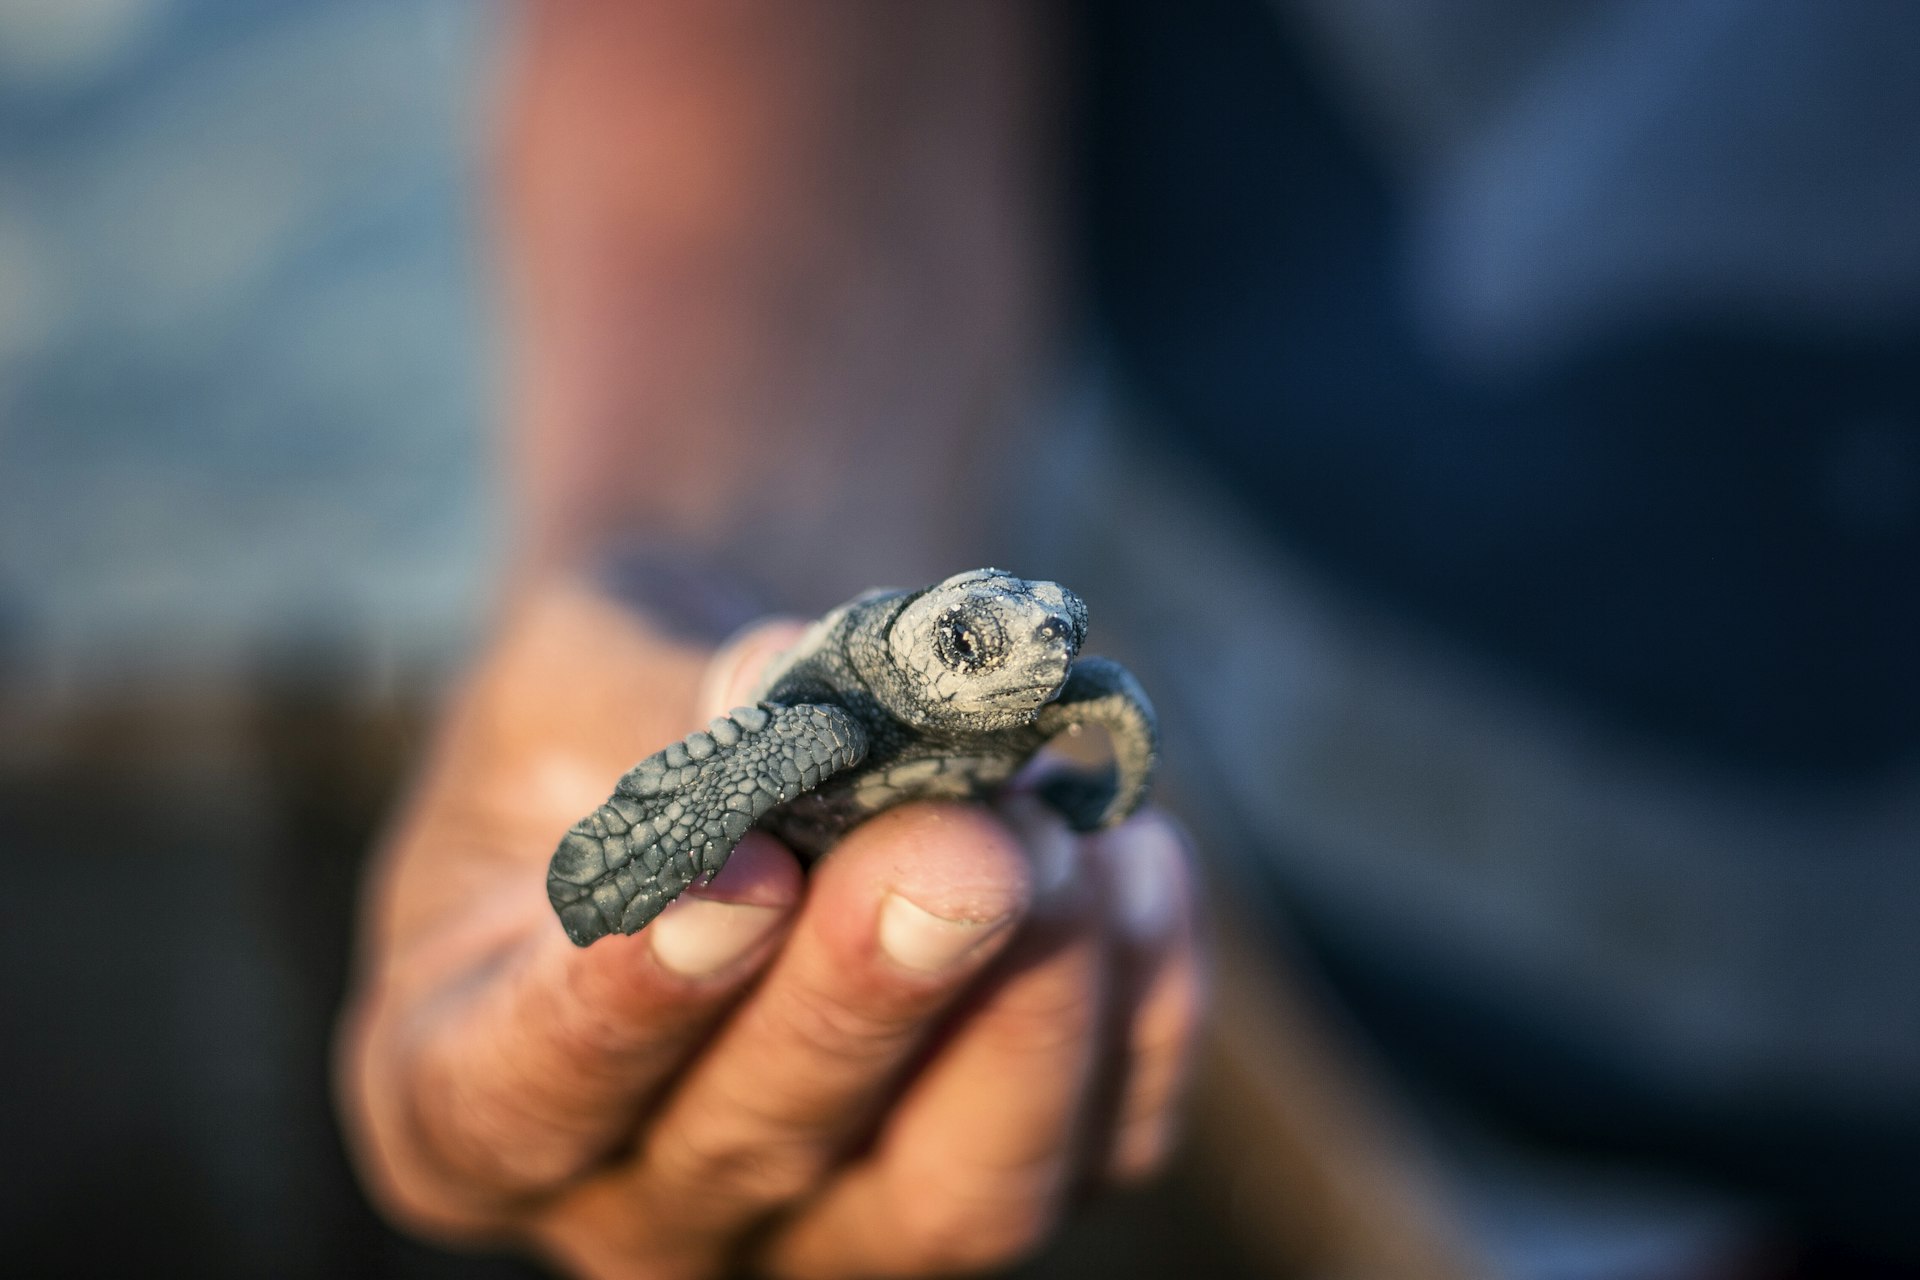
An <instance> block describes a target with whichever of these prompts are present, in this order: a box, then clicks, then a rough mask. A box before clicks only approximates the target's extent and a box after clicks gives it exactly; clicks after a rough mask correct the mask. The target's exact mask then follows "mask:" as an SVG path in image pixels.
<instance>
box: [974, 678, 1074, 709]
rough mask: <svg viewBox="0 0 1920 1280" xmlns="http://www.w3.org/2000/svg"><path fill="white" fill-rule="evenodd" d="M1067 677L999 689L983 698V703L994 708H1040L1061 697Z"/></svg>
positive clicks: (1045, 679)
mask: <svg viewBox="0 0 1920 1280" xmlns="http://www.w3.org/2000/svg"><path fill="white" fill-rule="evenodd" d="M1066 682H1067V681H1066V677H1065V676H1064V675H1060V676H1049V677H1047V678H1044V679H1040V680H1036V681H1034V682H1033V683H1031V684H1023V685H1016V686H1014V687H1013V688H1011V689H999V690H996V691H995V692H993V693H990V694H988V695H987V696H986V697H984V698H982V699H981V701H982V702H985V703H988V704H990V705H993V706H1006V705H1008V704H1018V705H1020V706H1023V707H1040V706H1045V705H1046V704H1047V703H1049V702H1052V701H1053V700H1054V699H1055V698H1057V697H1059V696H1060V690H1061V689H1062V688H1063V687H1064V686H1065V685H1066Z"/></svg>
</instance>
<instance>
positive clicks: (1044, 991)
mask: <svg viewBox="0 0 1920 1280" xmlns="http://www.w3.org/2000/svg"><path fill="white" fill-rule="evenodd" d="M1090 959H1091V958H1090V957H1089V960H1090ZM1100 1005H1101V981H1100V977H1099V975H1098V973H1097V972H1096V971H1095V969H1094V967H1093V965H1092V964H1091V963H1086V964H1078V965H1074V966H1072V967H1071V968H1070V969H1068V970H1066V971H1063V972H1059V973H1056V974H1050V975H1047V976H1046V979H1045V980H1043V981H1038V982H1034V983H1030V984H1022V985H1021V986H1020V987H1019V988H1017V989H1016V990H1014V991H1012V992H1010V993H1009V997H1008V998H1007V999H1006V1000H1005V1001H1004V1002H1003V1003H1002V1004H1001V1005H1000V1007H999V1008H997V1009H995V1010H994V1016H993V1019H992V1022H991V1035H992V1036H993V1039H994V1040H995V1042H996V1043H997V1044H998V1046H999V1047H1000V1048H1001V1049H1003V1050H1005V1051H1007V1052H1010V1053H1013V1054H1017V1055H1019V1056H1021V1057H1041V1058H1056V1057H1061V1056H1065V1055H1069V1054H1072V1053H1075V1052H1077V1051H1078V1050H1079V1049H1081V1048H1082V1047H1083V1046H1085V1045H1086V1044H1087V1043H1088V1042H1089V1040H1090V1038H1091V1037H1092V1036H1093V1034H1094V1032H1095V1030H1096V1029H1097V1026H1098V1023H1099V1019H1100Z"/></svg>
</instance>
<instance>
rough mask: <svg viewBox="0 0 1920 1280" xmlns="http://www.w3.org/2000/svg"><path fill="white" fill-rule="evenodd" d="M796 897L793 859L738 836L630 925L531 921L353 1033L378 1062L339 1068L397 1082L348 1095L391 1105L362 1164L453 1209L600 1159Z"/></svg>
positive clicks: (556, 1179) (744, 975) (759, 956)
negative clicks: (676, 893)
mask: <svg viewBox="0 0 1920 1280" xmlns="http://www.w3.org/2000/svg"><path fill="white" fill-rule="evenodd" d="M799 897H800V870H799V866H798V864H797V863H796V862H795V861H794V859H793V856H792V855H791V854H790V853H788V852H787V851H786V850H785V849H784V848H783V847H782V846H781V845H780V844H779V843H778V842H776V841H774V840H772V839H770V838H768V837H765V836H759V835H750V836H749V837H748V838H747V839H746V840H744V841H742V843H741V845H740V847H739V848H738V849H736V850H735V852H734V855H733V857H732V859H731V860H730V861H729V862H728V864H727V866H726V868H725V869H724V870H723V871H722V872H721V873H720V875H719V876H717V877H716V878H715V879H714V881H713V882H712V884H710V885H708V886H706V887H704V888H702V889H699V890H696V891H693V892H690V893H689V894H687V895H686V896H685V897H683V898H682V899H681V901H679V902H676V903H675V904H673V905H672V906H671V907H669V908H668V909H667V910H666V911H665V912H663V913H662V914H661V916H660V918H659V919H657V920H655V921H654V922H653V924H652V925H651V926H650V927H648V928H647V929H646V930H644V931H643V932H642V933H639V934H636V935H632V936H620V935H615V936H612V937H609V938H605V939H602V940H601V941H600V942H599V943H598V944H596V945H594V946H592V947H587V948H579V947H575V946H573V945H572V944H571V943H570V942H568V941H567V939H566V936H565V935H564V934H563V933H562V932H561V929H560V927H559V925H558V923H557V922H556V921H554V920H553V919H552V918H551V917H550V916H546V917H544V918H543V919H542V921H541V925H540V927H538V928H536V929H532V930H530V931H528V932H527V933H525V934H524V935H523V936H521V937H520V938H519V939H518V940H517V941H515V942H514V943H513V944H511V945H510V946H509V947H508V948H507V949H506V950H505V951H504V952H502V953H500V954H497V955H496V956H495V957H494V958H492V959H491V960H489V961H487V962H486V963H485V964H483V966H482V967H481V968H480V969H479V970H478V971H476V972H473V973H470V974H469V975H468V976H467V978H466V979H465V980H464V981H463V982H462V983H460V984H459V985H458V987H457V988H456V989H455V990H453V991H452V992H450V993H449V994H448V995H447V996H445V997H443V998H441V999H440V1000H438V1001H437V1002H434V1003H430V1004H428V1005H426V1006H425V1007H421V1008H416V1009H412V1010H409V1011H406V1012H403V1013H400V1014H398V1015H396V1016H397V1017H398V1018H399V1019H400V1021H399V1022H398V1023H397V1024H389V1025H386V1026H383V1027H381V1028H379V1029H377V1030H376V1031H373V1032H371V1033H369V1034H368V1035H367V1036H365V1037H363V1038H362V1039H363V1041H364V1044H363V1046H362V1048H361V1050H360V1051H361V1052H362V1053H364V1054H368V1055H375V1056H378V1055H386V1056H388V1058H389V1062H388V1064H387V1068H386V1069H385V1070H383V1071H367V1070H362V1071H359V1072H356V1073H354V1075H356V1076H358V1077H361V1078H368V1077H371V1078H379V1079H388V1080H394V1081H398V1082H400V1087H399V1088H398V1089H397V1090H393V1091H390V1092H388V1093H385V1094H370V1095H369V1096H364V1097H361V1098H358V1099H355V1102H356V1103H357V1105H358V1106H360V1107H361V1108H362V1109H364V1110H367V1111H369V1112H371V1111H374V1110H377V1109H380V1108H383V1107H384V1108H388V1109H390V1110H391V1112H392V1113H393V1114H389V1115H388V1116H387V1117H385V1119H386V1120H388V1121H389V1123H384V1124H371V1125H367V1126H363V1128H365V1130H366V1131H367V1132H369V1133H372V1134H374V1135H376V1136H377V1137H379V1138H382V1139H383V1141H382V1142H381V1144H380V1145H381V1148H382V1149H380V1150H377V1151H376V1152H374V1155H375V1156H376V1162H377V1163H378V1164H381V1165H407V1166H410V1171H411V1172H412V1174H413V1175H414V1176H412V1177H409V1178H405V1179H399V1180H398V1181H401V1182H404V1183H406V1184H408V1185H409V1186H412V1187H416V1188H417V1187H420V1186H422V1185H425V1186H437V1187H439V1188H440V1190H441V1198H443V1199H444V1200H445V1201H447V1202H448V1204H449V1206H457V1205H459V1204H462V1203H468V1202H473V1203H486V1202H498V1201H500V1200H511V1199H517V1198H521V1197H524V1196H527V1195H529V1194H533V1193H536V1192H539V1191H541V1190H544V1189H547V1188H551V1187H553V1186H556V1185H558V1184H560V1183H561V1182H564V1181H565V1180H567V1179H568V1178H570V1177H573V1176H575V1175H577V1174H578V1173H579V1172H580V1171H582V1170H583V1169H585V1168H587V1167H589V1166H590V1165H592V1164H593V1163H595V1162H596V1161H597V1160H599V1159H601V1158H603V1157H605V1156H607V1155H609V1154H610V1153H611V1152H613V1151H614V1150H615V1149H617V1148H618V1147H619V1146H621V1145H622V1144H623V1143H624V1142H626V1141H627V1140H628V1138H629V1137H630V1135H631V1133H632V1130H633V1127H634V1125H635V1123H636V1121H637V1118H638V1117H639V1116H640V1115H641V1114H642V1113H643V1112H644V1110H645V1109H646V1107H647V1105H648V1103H649V1101H650V1100H651V1098H652V1097H653V1096H654V1095H655V1093H656V1092H657V1091H658V1089H659V1088H660V1086H661V1085H662V1083H663V1082H664V1081H665V1080H666V1079H667V1078H668V1077H669V1076H670V1075H671V1074H672V1073H673V1071H674V1070H675V1069H677V1068H678V1067H679V1065H680V1064H681V1062H682V1061H684V1060H685V1058H686V1057H687V1056H688V1055H689V1054H690V1053H691V1052H692V1051H693V1048H694V1046H695V1045H697V1044H698V1043H699V1041H700V1040H701V1038H702V1037H703V1036H704V1035H705V1034H706V1033H707V1031H708V1029H709V1028H710V1027H711V1026H712V1025H713V1023H714V1022H715V1021H716V1020H718V1019H719V1017H720V1016H721V1015H722V1014H723V1013H724V1012H725V1011H726V1010H727V1008H729V1007H730V1006H731V1004H732V1003H733V1001H734V1000H735V999H736V998H737V997H738V995H739V994H740V992H741V991H742V990H743V989H744V988H745V987H746V986H747V985H748V984H749V982H750V981H751V980H752V978H753V976H754V974H755V973H756V972H757V971H758V970H759V969H760V968H761V967H762V966H763V965H764V964H765V963H766V961H767V959H768V958H769V957H770V956H771V955H772V953H773V952H774V950H775V949H776V948H777V945H778V939H779V938H780V936H781V935H783V934H784V933H785V931H786V926H787V923H788V919H789V917H790V915H791V913H792V910H793V908H794V905H795V904H796V903H797V902H798V900H799ZM543 915H544V913H543ZM386 1180H387V1181H394V1179H391V1178H389V1179H386Z"/></svg>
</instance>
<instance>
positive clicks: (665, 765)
mask: <svg viewBox="0 0 1920 1280" xmlns="http://www.w3.org/2000/svg"><path fill="white" fill-rule="evenodd" d="M866 754H867V734H866V730H865V729H863V728H861V726H860V723H859V722H858V721H857V720H855V719H854V718H853V717H852V716H851V715H849V714H847V712H846V711H845V710H843V709H842V708H840V707H837V706H834V705H832V704H826V703H803V704H799V705H796V706H774V705H771V704H767V703H762V704H761V705H760V706H757V707H739V708H736V709H735V710H734V711H732V712H731V713H729V714H727V715H724V716H721V717H720V718H719V719H717V720H715V721H714V722H713V723H712V724H710V725H708V726H707V728H706V731H705V732H703V733H694V734H689V735H688V736H687V737H686V739H685V740H683V741H680V742H676V743H674V744H673V745H672V746H670V747H668V748H667V749H666V750H664V751H660V752H656V753H655V754H653V755H650V756H648V757H647V758H646V759H645V760H642V761H641V762H640V763H639V764H637V765H635V766H634V767H633V769H632V770H631V771H630V772H628V774H627V775H626V776H625V777H623V778H621V779H620V781H619V783H618V784H616V785H615V787H614V789H613V795H612V797H611V798H609V799H608V801H607V802H606V803H605V804H603V805H601V806H600V807H599V808H598V809H596V810H594V811H593V812H592V813H590V814H588V815H587V816H586V817H585V818H582V819H581V820H580V821H579V822H577V823H575V824H574V827H573V830H571V831H569V832H568V833H567V835H566V837H565V838H564V839H562V840H561V841H560V847H559V848H558V849H556V850H554V854H553V861H552V862H551V863H550V864H549V865H548V868H547V898H548V900H549V901H551V902H552V903H553V909H554V910H555V911H557V912H559V913H560V923H561V924H562V925H563V926H564V927H565V929H566V931H567V936H568V937H569V938H571V939H573V941H574V943H575V944H576V945H578V946H582V947H584V946H586V945H587V944H588V943H589V942H592V941H593V940H594V939H595V938H599V937H603V936H604V935H606V934H609V933H615V932H619V933H635V932H638V931H639V930H640V929H641V928H643V927H645V925H646V924H647V922H648V921H649V920H652V919H653V918H654V917H655V916H657V915H659V914H660V912H661V909H662V908H664V907H665V906H666V905H667V904H668V903H669V902H672V901H673V900H674V899H675V898H677V897H679V896H680V894H681V892H682V891H683V890H685V889H686V888H687V887H688V886H689V885H691V884H693V883H694V882H695V881H698V880H704V879H706V878H708V877H710V876H712V875H713V874H714V873H716V872H718V871H719V870H720V868H721V867H722V866H724V865H725V864H726V861H727V855H729V854H731V853H732V852H733V849H734V846H735V845H737V844H739V843H740V838H741V837H742V836H744V835H746V833H747V828H749V827H751V826H752V825H753V824H754V823H756V822H758V821H759V820H760V818H761V817H762V816H763V815H765V814H766V812H767V810H769V809H771V808H773V807H774V806H775V805H777V804H784V803H786V802H787V801H789V800H791V799H793V798H794V797H795V796H797V795H799V794H800V793H801V792H803V791H811V790H812V789H813V788H815V787H817V786H819V785H820V783H821V782H822V781H823V780H824V779H826V778H828V777H831V776H832V775H833V774H835V773H838V772H839V771H840V770H842V769H845V768H848V767H849V766H851V765H854V764H857V763H859V761H860V760H861V759H863V758H864V757H865V756H866Z"/></svg>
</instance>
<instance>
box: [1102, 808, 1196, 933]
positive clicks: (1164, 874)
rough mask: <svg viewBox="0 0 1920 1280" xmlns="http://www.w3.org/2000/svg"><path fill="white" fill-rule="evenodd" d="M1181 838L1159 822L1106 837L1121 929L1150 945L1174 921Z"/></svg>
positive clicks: (1123, 830)
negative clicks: (1176, 877) (1175, 861)
mask: <svg viewBox="0 0 1920 1280" xmlns="http://www.w3.org/2000/svg"><path fill="white" fill-rule="evenodd" d="M1177 840H1178V838H1177V837H1176V836H1174V835H1173V833H1172V832H1170V831H1168V830H1167V829H1166V828H1165V827H1163V826H1161V825H1160V824H1158V823H1151V822H1149V823H1141V824H1140V825H1138V826H1133V827H1122V828H1121V829H1120V830H1118V831H1115V832H1114V833H1113V834H1111V835H1110V836H1108V837H1107V851H1108V853H1109V854H1110V855H1111V862H1112V865H1113V873H1114V898H1115V902H1114V912H1115V915H1116V916H1117V917H1118V921H1117V922H1118V924H1119V925H1120V927H1121V928H1122V929H1124V930H1126V932H1127V933H1128V934H1129V935H1130V936H1131V937H1133V938H1134V939H1135V940H1136V941H1139V942H1150V941H1152V940H1153V939H1155V938H1158V937H1159V936H1160V935H1161V934H1162V933H1164V932H1166V929H1167V926H1168V925H1169V924H1171V923H1172V921H1173V893H1174V887H1173V865H1174V864H1173V860H1174V859H1175V858H1176V857H1178V856H1179V846H1178V843H1177Z"/></svg>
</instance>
